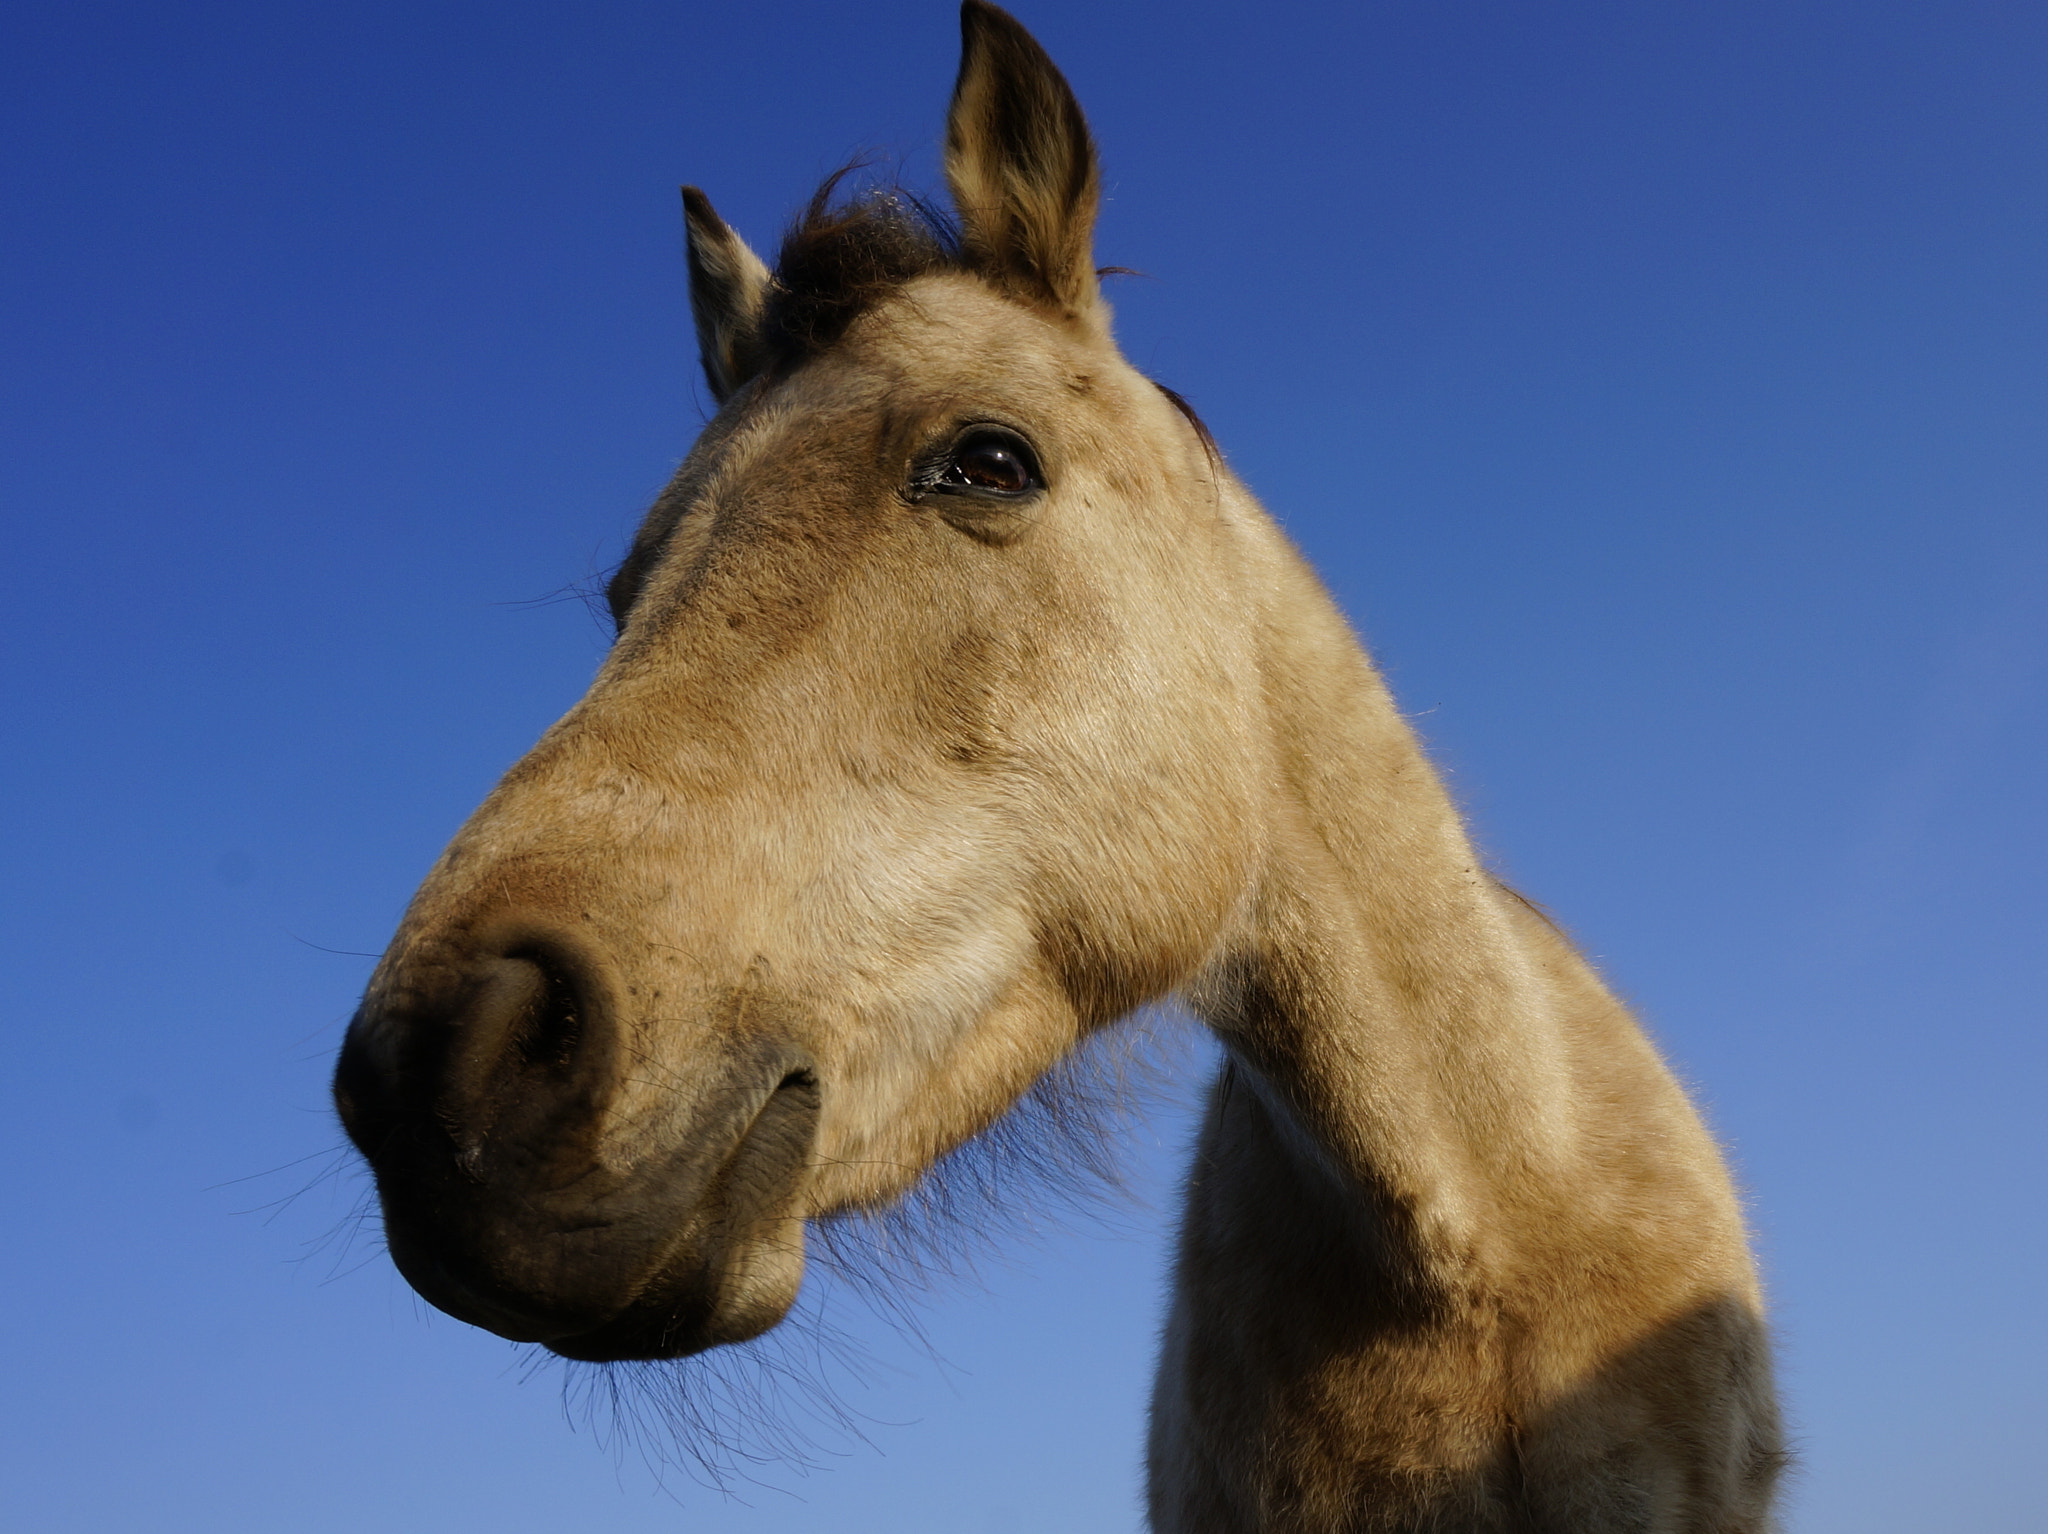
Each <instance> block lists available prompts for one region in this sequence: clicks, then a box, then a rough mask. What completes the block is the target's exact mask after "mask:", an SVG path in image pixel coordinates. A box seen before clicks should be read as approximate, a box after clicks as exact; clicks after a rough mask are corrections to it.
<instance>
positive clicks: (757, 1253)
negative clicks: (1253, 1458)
mask: <svg viewBox="0 0 2048 1534" xmlns="http://www.w3.org/2000/svg"><path fill="white" fill-rule="evenodd" d="M461 948H462V949H464V950H467V952H462V953H451V952H449V951H447V950H443V951H441V952H439V953H437V954H436V956H435V957H433V958H432V959H431V960H414V961H408V962H406V963H401V965H400V966H399V970H398V972H396V973H394V974H391V975H388V976H382V977H380V980H381V981H382V983H380V984H376V985H373V988H372V995H371V997H370V998H368V999H366V1000H365V1003H364V1005H363V1008H362V1009H361V1010H360V1011H359V1012H358V1013H357V1015H356V1017H355V1020H354V1021H353V1022H352V1023H351V1024H350V1027H349V1035H348V1040H347V1042H346V1044H345V1045H344V1046H343V1048H342V1053H341V1059H340V1062H339V1064H338V1066H337V1069H336V1071H335V1083H334V1092H335V1102H336V1106H337V1107H338V1109H339V1110H340V1113H341V1119H342V1123H343V1125H344V1126H345V1127H346V1129H347V1130H348V1133H349V1137H350V1138H351V1139H352V1140H353V1141H354V1142H355V1144H356V1147H357V1149H359V1150H360V1151H361V1152H362V1153H363V1156H364V1157H365V1159H366V1160H368V1162H369V1164H370V1167H371V1169H372V1171H373V1172H374V1173H375V1175H376V1179H377V1192H378V1196H379V1198H380V1200H381V1202H382V1205H383V1211H384V1228H385V1237H386V1240H387V1242H388V1244H389V1246H390V1250H391V1256H392V1260H393V1261H394V1262H396V1263H397V1265H398V1268H399V1271H400V1272H402V1273H403V1274H404V1275H405V1277H406V1279H407V1281H408V1282H410V1283H411V1284H412V1286H413V1287H414V1288H415V1289H417V1290H418V1291H419V1292H420V1294H421V1295H423V1296H424V1297H425V1298H426V1299H427V1300H428V1301H430V1302H431V1303H432V1304H434V1305H435V1306H436V1307H437V1308H439V1309H441V1310H444V1311H446V1312H448V1313H449V1314H450V1315H453V1316H456V1317H458V1318H460V1319H462V1320H464V1321H468V1322H471V1323H473V1324H475V1325H477V1326H481V1327H485V1328H487V1329H488V1330H490V1331H493V1332H496V1333H498V1334H499V1335H500V1336H504V1337H509V1338H511V1339H513V1340H514V1341H518V1342H539V1343H544V1344H545V1345H547V1346H548V1347H549V1348H551V1349H553V1350H554V1351H555V1352H557V1353H561V1354H564V1355H566V1356H568V1357H571V1358H581V1359H591V1360H615V1359H625V1358H673V1357H679V1356H682V1355H684V1354H687V1353H694V1352H699V1351H701V1350H703V1349H704V1348H708V1347H712V1346H715V1345H716V1344H718V1343H722V1342H733V1341H740V1340H743V1339H745V1338H747V1337H751V1336H755V1335H758V1334H759V1333H760V1332H761V1331H764V1330H766V1329H767V1328H768V1327H769V1326H772V1325H774V1324H775V1322H776V1321H778V1320H780V1319H781V1318H782V1315H783V1313H784V1312H785V1311H786V1310H787V1308H788V1305H789V1302H790V1300H791V1299H793V1297H794V1287H795V1286H794V1274H795V1273H796V1272H800V1269H801V1260H802V1258H801V1250H802V1239H803V1238H802V1227H801V1223H800V1221H799V1220H798V1219H797V1218H796V1216H795V1206H796V1204H797V1202H798V1198H799V1195H800V1192H801V1188H802V1183H803V1180H804V1172H805V1169H806V1167H807V1166H808V1164H809V1161H810V1156H811V1145H812V1141H813V1138H814V1136H815V1132H816V1127H817V1119H818V1110H819V1095H820V1094H819V1086H818V1081H817V1078H816V1075H815V1073H814V1072H813V1070H812V1069H811V1066H810V1062H809V1060H808V1059H807V1058H803V1057H801V1055H800V1054H799V1053H798V1052H796V1051H794V1050H791V1049H788V1048H785V1047H779V1046H777V1045H776V1044H775V1043H774V1042H773V1041H769V1040H757V1041H753V1042H749V1043H746V1044H733V1043H731V1042H727V1043H726V1044H724V1045H723V1046H722V1047H720V1048H718V1049H717V1050H716V1051H715V1054H716V1058H713V1059H707V1060H705V1061H704V1062H703V1063H702V1067H701V1069H692V1070H691V1071H690V1072H689V1077H688V1079H682V1078H678V1081H677V1087H676V1091H675V1092H674V1093H673V1101H672V1105H671V1104H668V1103H664V1105H663V1107H664V1111H670V1110H671V1108H672V1116H671V1117H669V1118H667V1119H665V1120H662V1121H660V1122H649V1119H648V1108H647V1096H646V1094H645V1093H644V1092H643V1093H640V1094H638V1095H637V1096H636V1097H635V1098H634V1103H635V1107H634V1110H633V1112H632V1114H631V1116H630V1121H627V1118H626V1116H624V1115H622V1114H621V1113H620V1112H619V1111H618V1109H619V1104H620V1102H621V1100H622V1097H623V1096H624V1095H625V1094H622V1092H621V1085H622V1080H623V1076H624V1074H625V1073H628V1072H630V1071H633V1070H634V1069H636V1065H635V1059H634V1051H633V1050H632V1048H631V1047H630V1045H629V1044H628V1042H627V1040H626V1039H625V1036H624V1032H623V1030H622V1028H621V1027H620V1024H619V1021H618V1018H617V1014H616V1011H615V1010H614V1007H613V1005H612V1002H611V999H610V988H609V987H608V986H607V985H606V984H605V981H604V973H603V970H602V967H601V966H600V965H599V964H598V963H597V962H595V961H594V959H593V956H591V955H590V954H588V953H587V952H585V951H583V950H582V949H580V948H579V947H578V946H576V945H574V944H572V943H570V942H567V941H564V940H562V939H560V938H558V937H553V936H550V935H547V934H541V933H536V932H534V931H532V930H531V929H518V930H513V931H510V932H509V934H508V932H507V930H506V929H505V928H503V927H500V928H499V929H498V933H497V935H496V936H494V937H493V938H492V939H491V940H489V941H486V942H482V943H474V944H473V943H469V942H464V943H462V944H461ZM408 968H410V970H411V971H412V972H411V973H408V972H406V971H407V969H408ZM637 1068H638V1069H639V1070H641V1071H642V1073H643V1074H644V1072H645V1071H646V1070H648V1069H652V1066H651V1065H650V1064H649V1063H648V1062H644V1061H642V1062H639V1064H638V1067H637Z"/></svg>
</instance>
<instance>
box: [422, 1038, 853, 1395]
mask: <svg viewBox="0 0 2048 1534" xmlns="http://www.w3.org/2000/svg"><path fill="white" fill-rule="evenodd" d="M780 1074H781V1080H780V1081H779V1082H777V1083H776V1085H775V1086H773V1087H772V1088H771V1089H770V1090H769V1091H768V1092H767V1094H766V1095H765V1096H764V1097H763V1098H762V1099H761V1101H760V1102H759V1103H758V1104H757V1106H756V1107H755V1109H754V1111H753V1113H752V1115H751V1116H750V1117H749V1118H748V1119H747V1120H746V1122H745V1127H744V1128H743V1129H742V1130H741V1132H740V1133H739V1135H738V1136H737V1138H736V1139H735V1140H734V1141H733V1142H732V1143H731V1147H730V1149H729V1150H728V1151H727V1152H726V1154H725V1155H724V1156H722V1157H719V1158H717V1160H716V1162H715V1163H714V1164H715V1165H717V1166H718V1170H717V1171H716V1172H714V1173H712V1174H711V1175H710V1177H709V1181H708V1184H705V1185H704V1186H707V1187H708V1188H709V1189H710V1190H713V1196H714V1197H721V1196H720V1195H719V1194H717V1193H716V1191H715V1190H717V1189H720V1188H723V1189H724V1190H725V1192H724V1195H723V1196H722V1202H721V1203H719V1204H717V1205H715V1206H714V1207H715V1208H717V1209H718V1210H719V1214H720V1216H721V1218H720V1220H719V1221H718V1222H717V1223H714V1224H713V1225H712V1226H711V1227H709V1228H708V1229H707V1228H706V1227H705V1226H704V1225H702V1224H701V1223H700V1222H698V1221H697V1220H696V1219H695V1218H694V1217H693V1216H694V1214H695V1210H694V1209H692V1208H680V1209H678V1210H676V1211H675V1212H674V1216H675V1217H674V1220H673V1223H672V1224H669V1223H667V1222H664V1221H662V1220H660V1219H659V1218H658V1217H657V1218H656V1219H652V1220H650V1219H649V1217H648V1216H649V1214H650V1212H651V1211H650V1210H649V1209H648V1207H647V1206H646V1205H645V1204H643V1203H642V1199H643V1198H646V1199H650V1200H652V1201H654V1202H655V1203H657V1204H658V1203H659V1201H660V1198H661V1195H662V1192H663V1190H664V1188H665V1186H667V1185H670V1183H671V1175H672V1169H655V1168H649V1169H647V1170H646V1171H644V1172H643V1174H642V1175H641V1177H639V1178H637V1179H636V1181H637V1182H638V1183H639V1184H640V1186H641V1188H642V1190H643V1192H642V1194H641V1195H640V1196H638V1197H635V1196H633V1195H631V1194H626V1191H625V1190H623V1189H618V1190H614V1191H613V1193H612V1195H611V1197H610V1199H608V1200H607V1202H610V1203H611V1205H612V1208H611V1210H610V1211H604V1210H600V1209H591V1210H588V1211H586V1212H583V1213H580V1214H578V1213H571V1212H570V1211H568V1210H564V1209H561V1208H559V1207H557V1208H556V1209H555V1210H554V1211H553V1213H552V1216H551V1217H550V1218H547V1219H546V1220H544V1221H543V1222H541V1223H539V1224H538V1225H529V1226H528V1227H527V1228H526V1230H525V1231H523V1232H520V1233H519V1239H520V1242H521V1244H522V1245H524V1244H526V1243H534V1242H538V1243H545V1242H552V1241H560V1240H563V1239H564V1238H574V1237H577V1236H584V1237H590V1236H593V1235H597V1234H598V1233H601V1232H606V1231H614V1230H616V1231H617V1232H618V1233H619V1235H620V1238H621V1240H620V1242H619V1243H618V1244H617V1246H616V1247H615V1249H614V1250H613V1252H612V1253H611V1255H610V1256H609V1257H608V1258H600V1259H598V1266H597V1267H596V1268H594V1269H586V1273H587V1274H592V1275H603V1274H604V1273H605V1271H606V1270H607V1269H609V1270H610V1273H611V1275H613V1277H612V1278H606V1277H602V1276H600V1277H599V1281H598V1283H597V1284H596V1285H595V1286H591V1285H590V1284H588V1282H587V1281H586V1282H585V1283H579V1284H572V1285H571V1286H570V1288H569V1290H568V1293H566V1294H564V1293H561V1292H558V1293H557V1295H556V1296H555V1297H554V1298H555V1300H563V1299H568V1298H569V1296H570V1295H578V1296H579V1299H580V1302H572V1303H570V1304H567V1305H560V1304H557V1303H553V1302H551V1300H550V1299H549V1298H547V1297H544V1296H543V1295H542V1294H539V1293H535V1292H533V1291H531V1290H526V1292H521V1291H522V1289H524V1288H525V1286H524V1285H523V1284H521V1283H520V1282H519V1281H518V1280H517V1279H510V1278H508V1277H507V1275H506V1273H505V1269H504V1268H503V1267H501V1266H500V1265H499V1264H498V1263H497V1262H495V1261H494V1260H493V1259H492V1256H491V1254H490V1249H489V1248H485V1249H482V1250H475V1249H471V1250H469V1251H467V1252H465V1251H464V1249H463V1247H462V1246H461V1245H460V1244H458V1245H457V1246H456V1247H454V1248H453V1249H448V1248H446V1247H445V1246H444V1244H443V1241H440V1240H436V1239H435V1237H436V1235H437V1234H439V1233H440V1231H439V1229H438V1228H437V1227H438V1222H437V1221H434V1220H432V1219H431V1218H430V1219H426V1220H419V1221H417V1222H416V1221H415V1220H414V1219H405V1220H399V1221H393V1220H391V1219H390V1214H391V1211H390V1210H389V1208H388V1207H387V1226H386V1231H387V1238H388V1241H389V1246H390V1251H391V1256H392V1259H393V1260H394V1261H395V1262H396V1263H397V1265H398V1268H399V1271H400V1272H402V1273H403V1274H404V1275H405V1277H406V1280H407V1281H408V1282H409V1283H411V1284H412V1286H413V1287H414V1288H415V1289H417V1290H418V1291H419V1292H420V1294H421V1295H422V1296H423V1297H424V1298H425V1299H426V1300H427V1301H428V1302H429V1303H430V1304H432V1305H433V1306H434V1307H435V1308H436V1309H438V1310H441V1311H445V1312H446V1313H447V1314H449V1315H451V1316H454V1317H455V1318H456V1319H458V1320H461V1321H466V1322H468V1323H470V1324H471V1325H473V1326H479V1327H482V1328H484V1329H485V1330H486V1331H490V1332H495V1333H496V1334H497V1335H498V1336H500V1337H504V1338H506V1339H508V1340H510V1341H513V1342H522V1343H539V1344H541V1345H543V1346H545V1347H548V1348H550V1349H552V1350H553V1351H555V1352H557V1353H560V1354H562V1355H563V1356H564V1357H567V1358H574V1359H581V1360H587V1361H591V1362H616V1361H620V1360H624V1359H651V1358H679V1357H682V1356H684V1355H686V1354H690V1353H696V1352H701V1351H703V1350H704V1349H705V1348H708V1347H712V1346H715V1345H716V1344H718V1343H720V1342H724V1341H730V1340H735V1339H734V1338H733V1337H732V1336H731V1335H729V1328H728V1327H725V1326H721V1317H720V1309H721V1305H720V1288H721V1280H722V1278H723V1276H724V1273H725V1269H726V1264H727V1260H728V1257H729V1255H730V1253H729V1251H728V1240H729V1238H728V1237H727V1236H726V1235H725V1234H723V1233H721V1232H720V1231H719V1225H720V1224H723V1223H725V1222H727V1221H732V1220H737V1221H739V1222H740V1223H741V1224H742V1225H744V1224H746V1223H747V1222H749V1221H750V1220H752V1219H754V1218H758V1217H759V1216H761V1215H762V1214H764V1213H766V1212H767V1211H766V1209H764V1208H763V1207H762V1206H761V1205H760V1204H759V1203H757V1202H755V1203H750V1201H749V1199H748V1198H747V1197H745V1196H742V1197H741V1198H740V1202H739V1203H738V1204H737V1205H735V1204H734V1203H733V1202H731V1199H732V1197H733V1196H734V1193H735V1190H738V1189H742V1188H746V1189H751V1190H752V1197H753V1199H756V1200H758V1199H759V1198H761V1197H766V1198H767V1200H768V1203H769V1204H771V1205H772V1204H774V1203H776V1202H779V1199H778V1197H777V1195H778V1193H779V1192H780V1191H782V1190H786V1189H787V1188H788V1186H789V1184H788V1182H787V1173H790V1172H795V1171H797V1170H798V1168H799V1167H800V1166H801V1164H802V1161H801V1159H798V1160H796V1161H795V1162H793V1163H792V1162H791V1161H790V1154H791V1142H790V1141H789V1139H788V1136H787V1134H786V1129H787V1126H788V1125H789V1123H790V1112H789V1108H794V1109H795V1111H796V1121H797V1122H798V1123H800V1124H803V1125H808V1124H811V1123H814V1122H815V1113H816V1105H817V1082H816V1077H815V1075H814V1074H813V1072H812V1070H811V1069H810V1067H809V1065H808V1063H807V1062H804V1063H802V1064H797V1065H794V1066H793V1067H792V1065H791V1063H789V1062H787V1061H785V1062H784V1063H783V1064H782V1066H781V1067H780ZM770 1079H771V1080H772V1079H773V1077H771V1078H770ZM783 1105H788V1107H784V1106H783ZM778 1109H781V1110H782V1111H780V1112H778ZM778 1120H780V1123H779V1124H778ZM802 1145H803V1147H805V1151H806V1153H807V1148H808V1145H809V1131H808V1128H806V1129H805V1130H804V1132H803V1135H802ZM778 1167H780V1168H781V1170H780V1171H778V1170H777V1168H778ZM750 1171H751V1172H754V1173H756V1174H759V1173H763V1172H765V1173H766V1176H765V1178H763V1179H762V1180H760V1181H758V1182H757V1181H756V1178H755V1177H750V1176H749V1175H748V1173H749V1172H750ZM691 1180H692V1181H696V1179H691ZM579 1181H580V1179H579ZM570 1186H573V1184H571V1185H570ZM562 1191H565V1190H555V1193H554V1195H553V1197H559V1195H560V1193H561V1192H562ZM622 1194H624V1195H625V1201H624V1203H623V1206H622V1204H621V1202H620V1199H621V1195H622ZM549 1201H550V1202H552V1198H551V1199H550V1200H549ZM528 1207H529V1208H532V1207H533V1206H531V1205H529V1206H528ZM535 1212H538V1211H537V1210H535ZM664 1226H665V1228H664ZM635 1227H638V1228H637V1230H636V1229H635ZM598 1239H599V1240H600V1242H602V1236H599V1237H598ZM513 1250H516V1248H514V1249H513ZM502 1251H503V1249H501V1253H502ZM585 1260H589V1259H588V1257H587V1256H586V1258H585ZM522 1265H523V1264H521V1263H519V1262H518V1261H516V1260H515V1261H514V1262H513V1263H512V1267H513V1268H514V1269H515V1270H516V1269H517V1268H519V1267H520V1266H522ZM545 1268H546V1264H542V1265H541V1270H542V1271H545ZM614 1279H615V1282H614V1281H613V1280H614ZM607 1289H609V1290H610V1292H609V1293H605V1292H604V1291H605V1290H607ZM746 1334H748V1335H750V1334H751V1333H746Z"/></svg>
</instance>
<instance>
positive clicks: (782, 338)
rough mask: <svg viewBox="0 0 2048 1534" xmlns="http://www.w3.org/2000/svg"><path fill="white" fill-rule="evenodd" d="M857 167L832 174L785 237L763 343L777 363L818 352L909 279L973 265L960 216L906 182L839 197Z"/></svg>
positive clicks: (785, 364) (763, 325)
mask: <svg viewBox="0 0 2048 1534" xmlns="http://www.w3.org/2000/svg"><path fill="white" fill-rule="evenodd" d="M856 168H857V167H855V166H851V165H849V166H845V167H843V168H842V169H840V170H837V171H834V172H833V173H832V174H831V175H830V176H827V177H826V178H825V181H824V184H823V185H821V186H820V187H819V188H818V190H817V192H816V193H815V194H814V195H813V196H812V198H811V200H810V202H809V203H808V204H807V205H806V206H805V208H804V211H803V212H802V213H801V214H799V215H798V216H797V220H796V222H795V223H793V224H792V225H790V227H789V232H788V233H787V234H785V235H784V236H783V239H782V249H781V251H780V253H779V254H778V255H777V257H776V261H775V277H774V282H773V284H772V285H771V286H770V288H769V290H768V303H767V307H766V309H765V311H764V312H763V314H762V317H761V332H760V341H761V343H762V344H763V347H764V349H765V350H766V351H767V353H768V356H769V358H770V359H771V365H773V366H775V367H776V368H778V369H779V368H787V367H790V366H793V365H795V364H796V363H798V362H801V361H802V360H803V359H805V358H806V357H813V356H816V355H817V354H818V353H819V352H821V351H823V350H824V349H825V348H826V347H828V346H830V345H832V344H833V342H835V341H837V340H838V339H839V338H840V337H841V336H842V335H844V334H845V333H846V328H847V326H849V325H851V324H852V323H853V322H854V321H855V320H856V319H858V318H859V317H860V316H861V315H862V314H864V313H865V312H866V311H868V310H869V309H872V308H873V307H874V306H875V305H876V304H878V303H880V302H881V301H882V300H883V299H885V298H887V297H888V296H889V294H891V293H893V292H895V291H896V290H897V289H898V288H900V287H902V286H903V285H904V284H905V283H907V282H910V281H913V280H914V279H916V278H919V277H924V276H929V275H930V274H932V273H934V272H964V271H968V270H970V267H969V263H968V261H967V258H966V254H965V252H964V250H963V248H962V244H961V238H960V226H959V224H958V222H957V221H956V220H955V219H954V217H953V215H952V214H950V213H948V212H946V211H945V210H944V209H942V208H940V207H938V206H936V205H935V204H933V203H932V202H930V201H928V200H927V199H925V198H923V197H919V196H917V195H916V194H914V193H911V192H906V191H904V190H903V189H902V188H900V187H895V186H883V187H868V188H865V189H863V190H861V191H860V192H858V193H856V194H855V195H854V196H853V197H851V198H848V199H846V200H845V201H842V202H834V200H833V194H834V193H836V192H837V191H838V189H839V184H840V182H842V181H844V180H845V179H846V177H847V176H848V175H849V174H851V173H852V172H853V171H854V170H855V169H856Z"/></svg>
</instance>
